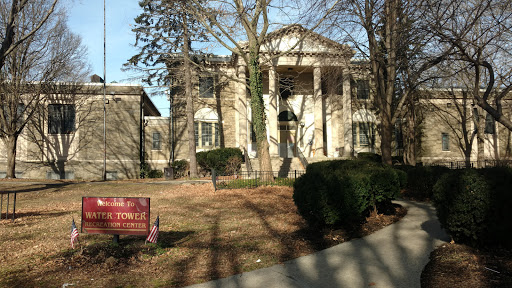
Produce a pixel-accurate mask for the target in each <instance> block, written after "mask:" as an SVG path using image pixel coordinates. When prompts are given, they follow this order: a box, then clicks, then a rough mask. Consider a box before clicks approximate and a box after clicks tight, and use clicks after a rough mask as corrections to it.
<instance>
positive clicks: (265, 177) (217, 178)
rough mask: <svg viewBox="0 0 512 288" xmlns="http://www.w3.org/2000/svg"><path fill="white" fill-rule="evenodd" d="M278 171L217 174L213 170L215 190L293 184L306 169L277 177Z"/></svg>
mask: <svg viewBox="0 0 512 288" xmlns="http://www.w3.org/2000/svg"><path fill="white" fill-rule="evenodd" d="M277 173H278V172H277V171H275V172H266V171H253V172H252V173H248V172H247V171H241V172H237V173H235V174H233V175H217V173H215V171H212V182H213V187H214V188H215V190H219V189H239V188H256V187H259V186H292V185H293V183H294V182H295V180H296V179H297V178H299V177H300V176H302V175H303V174H304V173H306V171H304V170H292V171H290V172H288V174H287V175H285V176H286V177H283V175H280V177H277Z"/></svg>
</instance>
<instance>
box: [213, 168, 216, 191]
mask: <svg viewBox="0 0 512 288" xmlns="http://www.w3.org/2000/svg"><path fill="white" fill-rule="evenodd" d="M212 182H213V189H214V190H215V191H217V173H215V169H212Z"/></svg>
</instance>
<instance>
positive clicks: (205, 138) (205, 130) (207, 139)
mask: <svg viewBox="0 0 512 288" xmlns="http://www.w3.org/2000/svg"><path fill="white" fill-rule="evenodd" d="M212 138H213V137H212V123H206V122H203V123H201V144H202V145H203V146H212V144H213V143H212Z"/></svg>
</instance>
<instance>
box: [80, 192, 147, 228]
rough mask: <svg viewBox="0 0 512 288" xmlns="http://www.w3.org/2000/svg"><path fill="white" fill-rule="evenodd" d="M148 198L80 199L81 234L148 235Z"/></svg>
mask: <svg viewBox="0 0 512 288" xmlns="http://www.w3.org/2000/svg"><path fill="white" fill-rule="evenodd" d="M149 228H150V227H149V198H119V197H115V198H114V197H109V198H100V197H82V232H86V233H92V234H117V235H148V234H149Z"/></svg>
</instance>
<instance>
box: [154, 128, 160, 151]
mask: <svg viewBox="0 0 512 288" xmlns="http://www.w3.org/2000/svg"><path fill="white" fill-rule="evenodd" d="M153 149H154V150H160V149H161V141H160V133H158V132H155V133H153Z"/></svg>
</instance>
